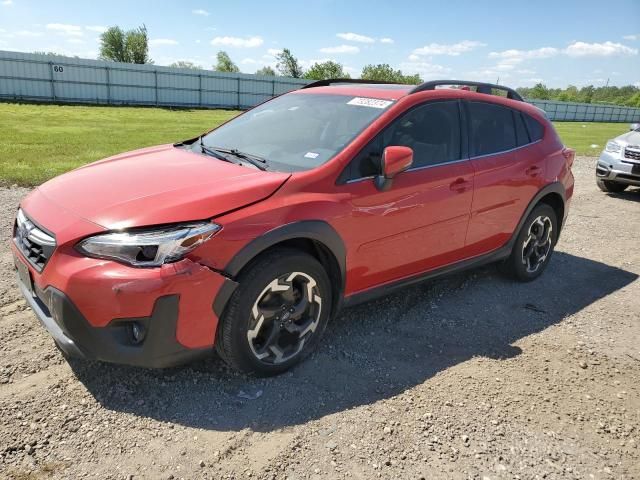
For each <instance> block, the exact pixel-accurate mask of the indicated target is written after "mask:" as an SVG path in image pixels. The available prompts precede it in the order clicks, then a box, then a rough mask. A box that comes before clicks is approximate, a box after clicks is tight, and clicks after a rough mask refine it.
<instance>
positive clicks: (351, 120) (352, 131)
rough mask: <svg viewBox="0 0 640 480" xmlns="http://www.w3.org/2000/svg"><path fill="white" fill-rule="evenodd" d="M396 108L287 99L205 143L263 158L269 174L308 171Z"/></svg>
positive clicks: (346, 99) (347, 100)
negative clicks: (271, 171)
mask: <svg viewBox="0 0 640 480" xmlns="http://www.w3.org/2000/svg"><path fill="white" fill-rule="evenodd" d="M392 103H393V102H392V101H389V100H379V99H370V98H364V97H351V96H344V95H326V94H307V93H305V94H290V95H283V96H281V97H277V98H275V99H273V100H271V101H269V102H266V103H263V104H262V105H259V106H258V107H256V108H254V109H253V110H250V111H249V112H247V113H245V114H244V115H240V116H239V117H237V118H235V119H233V120H231V121H230V122H228V123H226V124H225V125H222V126H221V127H220V128H218V129H216V130H214V131H212V132H211V133H209V134H208V135H205V136H204V137H203V138H202V143H203V145H204V146H205V147H208V148H224V149H233V150H236V151H240V152H243V153H245V154H247V155H254V156H257V157H261V158H263V159H265V160H266V161H267V162H268V167H269V169H270V170H279V171H283V172H295V171H300V170H309V169H311V168H314V167H317V166H318V165H322V164H323V163H325V162H327V161H328V160H330V159H331V158H332V157H333V156H334V155H336V154H337V153H338V152H340V151H341V150H342V149H343V148H344V147H345V146H346V145H347V144H348V143H349V142H351V140H353V139H354V138H355V137H356V135H358V134H359V133H360V132H361V131H362V130H364V129H365V128H366V127H367V126H368V125H369V124H370V123H371V122H373V120H375V119H376V118H378V117H379V116H380V115H381V114H382V113H383V112H384V111H385V110H386V109H387V108H388V107H389V106H390V105H391V104H392Z"/></svg>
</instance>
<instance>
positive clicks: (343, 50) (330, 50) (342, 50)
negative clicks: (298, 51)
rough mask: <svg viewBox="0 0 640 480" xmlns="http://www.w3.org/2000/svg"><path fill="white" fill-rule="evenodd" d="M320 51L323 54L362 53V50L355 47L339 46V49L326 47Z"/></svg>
mask: <svg viewBox="0 0 640 480" xmlns="http://www.w3.org/2000/svg"><path fill="white" fill-rule="evenodd" d="M320 51H321V52H322V53H349V54H355V53H360V48H358V47H356V46H354V45H338V46H337V47H324V48H321V49H320Z"/></svg>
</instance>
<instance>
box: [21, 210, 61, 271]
mask: <svg viewBox="0 0 640 480" xmlns="http://www.w3.org/2000/svg"><path fill="white" fill-rule="evenodd" d="M13 241H14V242H15V244H16V247H18V250H20V251H21V252H22V254H23V255H24V256H25V257H26V258H27V260H29V263H31V265H33V267H34V268H35V269H36V270H38V271H39V272H40V271H42V269H43V268H44V266H45V265H46V263H47V261H48V260H49V258H50V257H51V254H52V253H53V251H54V249H55V248H56V239H55V238H54V237H53V235H51V234H49V233H47V232H45V231H44V230H42V229H41V228H40V227H38V226H36V225H35V224H34V223H33V222H32V221H31V220H29V219H28V218H27V217H26V216H25V214H24V213H23V212H22V210H18V215H17V216H16V223H15V225H14V228H13Z"/></svg>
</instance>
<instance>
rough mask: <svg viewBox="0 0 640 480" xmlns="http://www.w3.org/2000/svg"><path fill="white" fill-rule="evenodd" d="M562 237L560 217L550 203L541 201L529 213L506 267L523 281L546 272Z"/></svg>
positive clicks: (504, 264)
mask: <svg viewBox="0 0 640 480" xmlns="http://www.w3.org/2000/svg"><path fill="white" fill-rule="evenodd" d="M557 240H558V219H557V217H556V212H555V211H554V210H553V208H551V207H550V206H549V205H547V204H544V203H541V204H540V205H538V206H536V207H535V208H534V209H533V211H532V212H531V213H530V214H529V216H528V217H527V219H526V221H525V222H524V225H523V226H522V229H521V230H520V233H518V236H517V238H516V241H515V244H514V246H513V250H512V251H511V255H510V256H509V258H508V259H507V260H505V262H504V263H503V264H502V270H503V271H504V272H505V273H507V274H509V275H510V276H511V277H513V278H515V279H516V280H520V281H522V282H530V281H531V280H534V279H536V278H538V277H539V276H540V275H542V272H543V271H544V269H545V268H547V265H548V264H549V260H550V259H551V255H552V254H553V249H554V247H555V245H556V241H557Z"/></svg>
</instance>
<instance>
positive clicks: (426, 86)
mask: <svg viewBox="0 0 640 480" xmlns="http://www.w3.org/2000/svg"><path fill="white" fill-rule="evenodd" d="M440 85H459V86H461V87H476V92H478V93H485V94H487V95H491V90H493V89H496V90H503V91H505V92H507V98H509V99H511V100H518V101H520V102H524V99H523V98H522V96H521V95H520V94H519V93H518V92H516V91H515V90H514V89H513V88H509V87H505V86H504V85H495V84H493V83H484V82H469V81H465V80H431V81H429V82H424V83H421V84H420V85H418V86H417V87H415V88H414V89H413V90H411V91H410V92H409V94H412V93H418V92H424V91H425V90H435V88H436V87H438V86H440Z"/></svg>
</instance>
